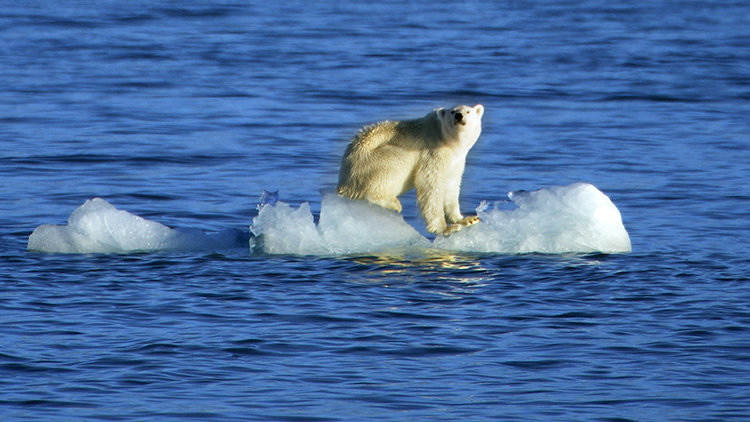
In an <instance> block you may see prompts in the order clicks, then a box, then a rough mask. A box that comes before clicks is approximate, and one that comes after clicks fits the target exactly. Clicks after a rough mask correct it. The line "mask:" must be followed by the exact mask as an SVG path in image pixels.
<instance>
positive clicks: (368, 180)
mask: <svg viewBox="0 0 750 422" xmlns="http://www.w3.org/2000/svg"><path fill="white" fill-rule="evenodd" d="M483 113H484V107H483V106H482V105H481V104H478V105H476V106H474V107H469V106H465V105H463V106H457V107H454V108H452V109H450V110H446V109H443V108H440V109H437V110H434V111H432V112H430V113H428V114H427V115H426V116H424V117H422V118H421V119H414V120H403V121H396V122H389V121H385V122H381V123H376V124H374V125H370V126H367V127H365V128H363V129H362V130H360V131H359V133H357V135H356V136H355V137H354V139H352V141H351V143H350V144H349V146H348V147H347V148H346V152H345V153H344V158H343V160H342V162H341V171H340V173H339V184H338V188H337V189H336V191H337V192H338V193H339V195H341V196H344V197H347V198H352V199H364V200H367V201H369V202H371V203H373V204H377V205H380V206H381V207H384V208H388V209H391V210H394V211H396V212H401V203H400V202H399V200H398V196H400V195H401V194H403V193H405V192H408V191H409V190H411V189H412V188H416V189H417V202H418V203H419V207H420V208H421V210H422V216H423V217H424V219H425V222H426V223H427V231H429V232H430V233H437V234H442V235H447V234H450V233H453V232H455V231H456V230H459V229H460V228H461V227H463V226H468V225H471V224H474V223H476V222H478V221H479V218H478V217H476V216H470V217H464V216H463V215H461V210H460V208H459V204H458V194H459V192H460V190H461V176H462V175H463V172H464V163H465V162H466V154H467V153H468V152H469V150H470V149H471V147H472V146H474V143H476V141H477V138H479V134H480V133H481V132H482V114H483ZM456 116H458V118H457V117H456Z"/></svg>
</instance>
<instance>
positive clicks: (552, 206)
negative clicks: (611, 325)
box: [28, 183, 630, 255]
mask: <svg viewBox="0 0 750 422" xmlns="http://www.w3.org/2000/svg"><path fill="white" fill-rule="evenodd" d="M508 196H509V197H510V199H511V200H512V201H513V203H514V204H515V205H516V206H517V208H515V209H510V210H508V209H501V207H500V206H499V205H498V204H497V203H496V204H495V206H494V208H493V209H492V210H489V211H488V210H487V207H486V206H484V205H482V206H480V207H479V208H477V212H478V214H479V217H480V218H481V219H482V221H481V222H480V223H477V224H475V225H473V226H470V227H466V228H464V229H462V230H460V231H459V232H457V233H454V234H452V235H450V236H448V237H443V236H438V237H437V238H436V239H435V241H434V242H432V243H430V241H429V240H428V239H427V238H425V237H424V236H422V235H420V234H419V233H418V232H417V231H416V230H414V228H413V227H411V226H410V225H409V224H407V223H406V222H405V221H404V219H403V217H402V216H401V215H400V214H397V213H395V212H393V211H389V210H386V209H383V208H381V207H378V206H376V205H372V204H369V203H367V202H365V201H354V200H350V199H345V198H341V197H339V196H338V195H337V194H336V193H335V192H334V191H332V190H331V191H324V192H323V198H322V201H321V210H320V219H319V222H318V224H317V225H316V224H315V220H314V217H313V214H312V212H311V211H310V205H309V204H308V203H303V204H302V205H300V206H299V207H298V208H296V209H295V208H292V207H291V206H290V205H289V204H286V203H284V202H281V201H278V194H276V193H268V192H266V193H265V194H264V196H263V197H262V200H261V203H260V204H259V212H258V216H257V217H256V218H254V219H253V224H252V226H251V227H250V231H251V232H252V234H253V235H255V237H254V238H250V246H251V248H252V250H253V251H255V252H261V253H268V254H290V255H348V254H368V253H391V252H420V251H421V252H424V251H426V250H428V249H443V250H450V251H458V252H487V253H502V254H517V253H530V252H538V253H551V254H557V253H569V252H576V253H590V252H604V253H622V252H630V238H629V237H628V233H627V231H625V227H623V225H622V219H621V217H620V211H618V209H617V207H615V205H614V204H613V203H612V201H610V200H609V198H608V197H607V196H605V195H604V194H603V193H601V192H600V191H599V190H598V189H596V188H595V187H594V186H592V185H590V184H587V183H577V184H573V185H570V186H557V187H550V188H545V189H541V190H538V191H534V192H524V191H518V192H511V193H510V194H508ZM248 237H249V235H248V234H247V233H243V232H240V231H237V230H230V229H228V230H224V231H222V232H219V233H216V234H206V233H204V232H203V231H202V230H198V229H171V228H169V227H167V226H164V225H163V224H160V223H157V222H155V221H149V220H146V219H143V218H141V217H138V216H136V215H133V214H129V213H128V212H125V211H121V210H118V209H116V208H115V207H114V206H112V205H110V204H109V203H108V202H107V201H105V200H103V199H100V198H96V199H92V200H89V201H86V203H85V204H83V205H82V206H81V207H79V208H78V209H77V210H75V211H74V212H73V214H71V215H70V218H69V219H68V225H67V226H54V225H43V226H39V227H38V228H37V229H36V230H34V232H33V233H32V234H31V236H30V237H29V243H28V249H29V250H30V251H42V252H60V253H123V252H141V251H146V252H148V251H196V250H218V249H230V248H237V247H243V248H247V246H248V243H247V242H248Z"/></svg>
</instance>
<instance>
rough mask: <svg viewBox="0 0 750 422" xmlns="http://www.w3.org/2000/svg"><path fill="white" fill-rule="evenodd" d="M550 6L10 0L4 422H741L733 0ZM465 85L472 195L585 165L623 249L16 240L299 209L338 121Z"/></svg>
mask: <svg viewBox="0 0 750 422" xmlns="http://www.w3.org/2000/svg"><path fill="white" fill-rule="evenodd" d="M569 3H570V2H562V1H535V2H481V1H466V2H461V3H455V2H389V1H384V2H377V3H373V2H346V3H344V2H327V1H321V2H295V1H292V2H286V3H285V4H284V5H276V4H267V3H260V2H251V3H244V2H238V1H230V0H226V1H211V2H209V1H206V0H195V1H182V2H171V1H157V2H153V1H149V2H145V1H133V2H127V3H123V2H110V1H105V2H88V1H82V0H81V1H69V2H62V3H61V2H52V1H28V2H19V3H13V4H4V5H3V7H2V8H0V39H2V43H0V86H1V87H2V89H0V127H1V128H2V129H1V130H0V143H1V144H2V148H1V149H0V175H1V177H2V183H0V196H1V197H2V200H1V201H0V238H2V242H0V338H2V342H1V343H0V419H2V420H4V421H6V420H7V421H39V420H45V421H69V420H97V421H98V420H115V421H139V420H143V421H146V420H149V421H150V420H162V421H172V420H174V421H176V420H180V421H185V420H190V421H203V420H206V421H208V420H210V421H238V420H248V421H250V420H253V421H277V420H278V421H351V420H372V421H422V420H431V421H454V420H488V421H489V420H493V421H494V420H502V421H569V420H578V421H653V420H669V421H701V422H703V421H746V420H749V419H750V410H748V405H747V403H748V402H750V305H749V304H750V277H749V275H748V274H750V258H749V257H748V252H750V224H749V223H750V206H749V204H750V201H749V200H750V182H749V180H750V118H748V116H750V19H749V18H748V17H749V16H750V9H748V6H747V5H746V3H745V2H743V1H715V2H708V3H707V2H699V1H653V2H618V3H611V2H605V1H600V0H591V1H584V2H578V3H576V4H569ZM477 103H481V104H483V105H484V106H485V109H486V111H485V115H484V118H483V134H482V136H481V137H480V139H479V142H478V143H477V144H476V146H475V147H474V148H473V149H472V151H471V153H470V154H469V157H468V159H467V167H466V172H465V174H464V183H463V188H462V192H461V194H462V195H461V201H462V206H463V208H464V210H465V211H466V212H471V210H473V208H474V207H476V206H478V205H479V204H480V202H481V201H496V200H501V199H503V198H505V197H506V192H508V191H512V190H520V189H523V190H533V189H539V188H544V187H547V186H553V185H567V184H570V183H574V182H579V181H584V182H588V183H591V184H593V185H595V186H596V187H598V188H599V189H601V190H602V191H603V192H604V193H606V194H607V195H608V196H609V197H610V198H611V199H612V201H613V202H614V204H616V206H617V207H618V209H619V210H620V212H621V214H622V218H623V222H624V224H625V227H626V228H627V230H628V233H629V234H630V238H631V241H632V250H633V251H632V252H631V253H629V254H614V255H604V254H586V255H580V254H572V255H540V254H526V255H500V254H458V253H455V254H452V253H447V252H438V251H435V252H434V253H424V254H417V255H408V254H407V255H401V254H379V255H365V256H361V255H360V256H345V257H300V256H272V255H265V254H257V253H252V252H251V251H250V250H249V249H243V248H235V249H230V250H217V251H199V252H179V253H177V252H175V253H166V252H165V253H134V254H83V255H61V254H44V253H34V252H29V251H27V241H28V238H29V235H30V234H31V233H32V231H33V230H34V229H35V228H36V227H38V226H40V225H42V224H64V223H65V221H66V219H67V218H68V216H69V215H70V214H71V212H72V211H73V210H75V209H76V208H77V207H79V206H80V205H81V204H83V203H84V202H85V201H86V200H88V199H91V198H95V197H101V198H104V199H106V200H107V201H109V202H111V203H112V204H114V205H115V206H117V207H118V208H120V209H125V210H128V211H129V212H131V213H134V214H137V215H140V216H143V217H145V218H148V219H149V220H154V221H158V222H160V223H162V224H166V225H168V226H170V227H187V228H198V229H201V230H205V231H208V232H213V231H220V230H224V229H236V230H241V231H242V230H244V231H247V230H248V226H249V225H250V224H251V223H252V220H253V217H255V216H256V215H257V211H256V209H255V204H256V203H257V201H258V197H259V196H260V195H261V194H262V192H263V191H264V190H278V191H279V195H280V198H281V199H282V200H283V201H285V202H287V203H290V204H293V205H295V206H296V205H299V204H301V203H303V202H309V203H310V205H311V207H312V210H313V212H314V213H315V212H317V211H319V210H320V203H319V201H320V194H319V190H320V189H321V188H325V187H331V186H333V185H335V183H336V180H337V173H338V166H339V163H340V157H341V154H342V153H343V151H344V148H345V146H346V144H347V142H348V140H349V139H350V138H351V136H352V135H353V134H354V133H355V132H356V131H357V129H358V128H359V127H361V126H363V125H365V124H368V123H372V122H375V121H378V120H384V119H400V118H413V117H419V116H422V115H424V114H425V113H426V112H427V111H429V110H431V109H432V108H435V107H449V106H452V105H455V104H469V105H473V104H477ZM402 203H403V204H404V215H405V218H406V220H407V221H408V222H410V223H411V224H412V225H414V226H415V227H417V228H418V229H421V227H422V226H423V223H422V222H421V221H420V220H419V218H418V217H417V213H416V206H415V205H414V203H415V199H414V196H413V194H411V195H407V196H406V197H405V198H404V199H403V200H402ZM420 224H421V225H422V226H420Z"/></svg>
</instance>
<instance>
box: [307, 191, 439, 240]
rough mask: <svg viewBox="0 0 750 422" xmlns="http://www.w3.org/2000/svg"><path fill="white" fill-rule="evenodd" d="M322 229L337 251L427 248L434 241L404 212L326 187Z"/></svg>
mask: <svg viewBox="0 0 750 422" xmlns="http://www.w3.org/2000/svg"><path fill="white" fill-rule="evenodd" d="M322 193H323V199H322V202H321V209H320V222H319V224H318V232H319V233H320V235H321V238H322V239H323V241H324V242H325V244H326V245H327V248H328V250H330V251H331V252H333V253H336V254H355V253H367V252H382V251H388V250H398V249H409V248H413V247H421V248H426V247H429V246H430V241H429V240H427V238H425V237H424V236H422V235H420V234H419V233H418V232H417V231H416V230H415V229H414V228H413V227H412V226H410V225H409V224H408V223H407V222H406V221H404V217H402V216H401V214H398V213H396V212H394V211H391V210H387V209H385V208H382V207H380V206H377V205H373V204H370V203H369V202H367V201H357V200H353V199H347V198H342V197H341V196H339V195H338V194H336V192H335V191H333V190H325V191H323V192H322Z"/></svg>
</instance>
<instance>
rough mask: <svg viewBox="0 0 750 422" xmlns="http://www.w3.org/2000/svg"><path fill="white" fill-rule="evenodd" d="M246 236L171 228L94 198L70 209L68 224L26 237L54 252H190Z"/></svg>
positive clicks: (33, 245) (39, 229)
mask: <svg viewBox="0 0 750 422" xmlns="http://www.w3.org/2000/svg"><path fill="white" fill-rule="evenodd" d="M246 239H247V237H246V236H243V234H242V233H241V232H239V231H237V230H224V231H221V232H219V233H215V234H206V233H205V232H203V231H202V230H198V229H171V228H169V227H167V226H165V225H163V224H161V223H157V222H155V221H150V220H146V219H144V218H142V217H139V216H137V215H133V214H130V213H128V212H126V211H122V210H118V209H117V208H115V207H114V206H113V205H111V204H110V203H109V202H107V201H105V200H103V199H101V198H94V199H90V200H88V201H86V203H84V204H83V205H81V206H80V207H79V208H78V209H76V210H75V211H73V213H72V214H71V215H70V217H69V218H68V225H66V226H57V225H49V224H45V225H42V226H39V227H37V229H36V230H34V232H33V233H32V234H31V236H29V243H28V249H29V250H30V251H39V252H57V253H125V252H154V251H190V250H210V249H228V248H235V247H237V246H239V245H241V244H243V243H244V242H245V241H246Z"/></svg>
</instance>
